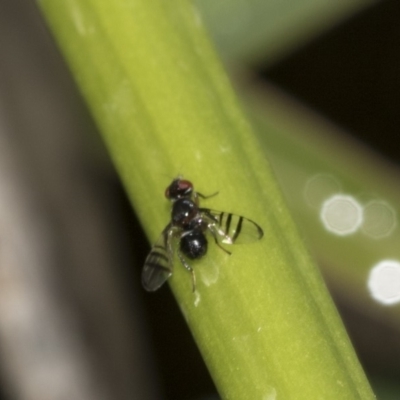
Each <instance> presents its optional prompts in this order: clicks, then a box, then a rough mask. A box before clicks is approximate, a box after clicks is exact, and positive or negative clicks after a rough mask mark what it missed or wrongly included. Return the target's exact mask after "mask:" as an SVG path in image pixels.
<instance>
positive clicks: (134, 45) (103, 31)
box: [39, 0, 374, 400]
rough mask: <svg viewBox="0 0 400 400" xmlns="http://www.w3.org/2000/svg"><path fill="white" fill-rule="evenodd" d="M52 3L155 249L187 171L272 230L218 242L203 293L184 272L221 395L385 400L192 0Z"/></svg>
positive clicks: (180, 293)
mask: <svg viewBox="0 0 400 400" xmlns="http://www.w3.org/2000/svg"><path fill="white" fill-rule="evenodd" d="M39 4H40V6H41V8H42V10H43V13H44V15H45V16H46V18H47V20H48V22H49V25H50V27H51V29H52V31H53V32H54V34H55V36H56V38H57V40H58V42H59V45H60V47H61V49H62V51H63V53H64V55H65V57H66V59H67V61H68V63H69V65H70V67H71V70H72V72H73V74H74V76H75V77H76V80H77V82H78V85H79V87H80V89H81V91H82V93H83V95H84V97H85V98H86V100H87V102H88V105H89V107H90V109H91V111H92V114H93V115H94V118H95V119H96V121H97V123H98V126H99V128H100V130H101V132H102V134H103V136H104V139H105V142H106V144H107V146H108V148H109V150H110V153H111V155H112V158H113V159H114V162H115V165H116V166H117V169H118V171H119V172H120V175H121V178H122V180H123V181H124V184H125V186H126V188H127V190H128V193H129V195H130V197H131V199H132V203H133V205H134V207H135V210H136V212H137V214H138V216H139V218H140V220H141V221H142V223H143V226H144V228H145V230H146V232H147V234H148V236H149V238H150V239H151V240H152V241H155V240H156V239H157V237H158V235H159V234H160V232H161V230H162V229H163V228H164V226H165V225H166V223H167V222H168V220H169V211H168V206H169V205H168V204H167V201H166V200H165V199H164V198H163V195H162V194H163V190H164V188H165V187H166V186H167V184H168V183H169V181H170V180H171V178H172V177H174V176H176V175H177V174H178V173H183V174H184V176H185V177H187V178H189V179H191V180H192V181H193V182H194V183H195V185H196V188H197V189H198V190H199V191H200V192H202V193H204V194H207V193H213V192H215V191H217V190H218V191H219V195H218V196H217V197H215V198H213V199H209V200H207V203H206V204H207V206H209V207H210V208H213V209H222V210H226V211H230V212H235V213H237V214H242V215H245V216H247V217H248V218H251V219H253V220H255V221H257V223H259V224H260V225H261V226H262V227H263V229H264V233H265V236H264V238H263V240H261V241H259V242H258V243H255V244H251V245H250V244H249V245H246V246H245V245H243V246H237V247H235V248H234V249H232V251H233V255H232V256H230V257H229V256H227V255H226V254H225V253H223V252H222V251H221V250H219V249H218V248H217V246H211V243H210V249H209V254H208V255H207V256H206V257H205V258H204V259H202V260H201V261H198V262H196V264H195V269H196V274H197V282H198V283H197V291H196V293H195V294H193V293H192V291H191V281H190V275H189V274H188V272H187V271H186V270H184V268H182V267H181V265H179V264H178V263H176V265H175V271H174V274H173V277H172V278H171V279H170V283H171V287H172V290H173V292H174V294H175V296H176V299H177V301H178V303H179V306H180V307H181V309H182V312H183V314H184V316H185V318H186V319H187V322H188V324H189V326H190V328H191V330H192V332H193V334H194V337H195V339H196V341H197V343H198V345H199V347H200V350H201V352H202V354H203V357H204V359H205V361H206V363H207V365H208V367H209V369H210V372H211V375H212V377H213V379H214V381H215V383H216V385H217V387H218V390H219V392H220V394H221V396H222V397H223V398H226V399H238V400H240V399H246V400H248V399H265V400H266V399H280V398H282V399H296V400H303V399H304V400H305V399H307V400H309V399H322V398H323V399H324V400H330V399H332V400H337V399H341V400H346V399H348V400H353V399H362V400H368V399H373V398H374V396H373V394H372V392H371V390H370V387H369V385H368V382H367V381H366V378H365V376H364V374H363V371H362V369H361V368H360V365H359V363H358V360H357V358H356V356H355V354H354V351H353V350H352V347H351V344H350V342H349V340H348V338H347V335H346V333H345V331H344V328H343V326H342V324H341V322H340V319H339V317H338V315H337V312H336V310H335V308H334V306H333V304H332V301H331V299H330V297H329V295H328V293H327V290H326V288H325V286H324V284H323V282H322V280H321V277H320V275H319V273H318V271H317V270H316V269H315V267H314V265H313V264H312V263H311V262H310V259H309V256H308V254H307V252H306V251H305V249H304V247H303V244H302V243H301V241H300V240H299V237H298V235H297V232H296V229H295V227H294V225H293V223H292V220H291V218H290V217H289V215H288V212H287V210H286V208H285V206H284V204H283V202H282V198H281V195H280V193H279V191H278V190H277V186H276V183H275V181H274V179H273V177H272V174H271V172H270V168H269V165H268V163H267V161H266V159H265V157H264V154H263V153H262V151H261V150H260V148H259V144H258V142H257V141H256V139H255V137H254V135H253V133H252V131H251V129H250V127H249V125H248V123H247V121H246V120H245V119H244V117H243V114H242V112H241V110H240V108H239V107H238V104H237V101H236V99H235V96H234V93H233V91H232V89H231V87H230V85H229V82H228V80H227V77H226V75H225V74H224V72H223V70H222V69H221V66H220V63H219V61H218V60H217V58H216V56H215V54H214V51H213V49H212V47H211V46H210V44H209V42H208V39H207V36H206V34H205V32H204V29H203V27H202V24H201V19H200V17H199V15H198V14H197V12H196V10H195V8H194V7H193V6H192V5H191V4H190V3H189V2H187V1H184V0H177V1H168V2H166V1H164V0H135V1H132V0H102V1H97V0H91V1H90V0H86V1H78V0H65V1H54V0H41V1H40V2H39ZM210 242H211V241H210ZM160 307H162V304H160ZM166 334H168V333H167V332H166ZM177 348H179V343H177ZM185 368H187V367H186V366H185ZM177 373H179V371H177Z"/></svg>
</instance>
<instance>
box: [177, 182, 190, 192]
mask: <svg viewBox="0 0 400 400" xmlns="http://www.w3.org/2000/svg"><path fill="white" fill-rule="evenodd" d="M178 190H179V192H180V193H182V194H189V193H190V192H191V191H192V190H193V185H192V182H189V181H179V183H178Z"/></svg>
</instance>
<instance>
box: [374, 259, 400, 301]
mask: <svg viewBox="0 0 400 400" xmlns="http://www.w3.org/2000/svg"><path fill="white" fill-rule="evenodd" d="M368 289H369V290H370V292H371V296H372V297H373V298H374V299H375V300H376V301H377V302H379V303H381V304H385V305H392V304H396V303H399V302H400V262H399V261H397V260H383V261H380V262H379V263H378V264H376V265H375V266H374V267H372V269H371V272H370V274H369V277H368Z"/></svg>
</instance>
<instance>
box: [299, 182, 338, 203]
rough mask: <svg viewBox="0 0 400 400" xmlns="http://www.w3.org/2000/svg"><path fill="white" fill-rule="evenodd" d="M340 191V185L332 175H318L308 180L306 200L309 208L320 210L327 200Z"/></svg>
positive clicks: (305, 193) (305, 189) (305, 188)
mask: <svg viewBox="0 0 400 400" xmlns="http://www.w3.org/2000/svg"><path fill="white" fill-rule="evenodd" d="M340 191H341V186H340V183H339V182H338V180H337V179H335V178H334V177H333V176H332V175H328V174H317V175H313V176H312V177H311V178H309V179H308V180H307V182H306V184H305V186H304V199H305V200H306V202H307V204H308V205H309V206H311V207H316V208H319V207H320V206H321V204H322V202H323V201H324V200H325V199H326V198H328V197H330V196H332V195H333V194H335V193H338V192H340Z"/></svg>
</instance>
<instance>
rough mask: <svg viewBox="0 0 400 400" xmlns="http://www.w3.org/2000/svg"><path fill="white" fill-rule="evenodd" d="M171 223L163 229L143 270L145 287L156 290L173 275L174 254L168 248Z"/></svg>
mask: <svg viewBox="0 0 400 400" xmlns="http://www.w3.org/2000/svg"><path fill="white" fill-rule="evenodd" d="M170 229H171V224H168V225H167V227H166V228H165V229H164V230H163V232H162V233H161V235H160V237H159V238H158V240H157V242H156V243H155V244H154V246H153V248H152V249H151V251H150V253H149V255H148V256H147V258H146V261H145V263H144V266H143V270H142V284H143V287H144V288H145V289H146V290H147V291H149V292H154V291H155V290H157V289H158V288H159V287H160V286H162V285H163V284H164V282H165V281H166V280H167V279H168V278H169V277H170V276H171V275H172V259H171V258H172V255H171V254H170V251H169V250H168V243H167V242H168V232H169V230H170Z"/></svg>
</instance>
